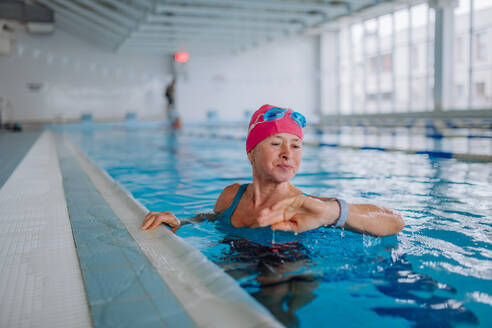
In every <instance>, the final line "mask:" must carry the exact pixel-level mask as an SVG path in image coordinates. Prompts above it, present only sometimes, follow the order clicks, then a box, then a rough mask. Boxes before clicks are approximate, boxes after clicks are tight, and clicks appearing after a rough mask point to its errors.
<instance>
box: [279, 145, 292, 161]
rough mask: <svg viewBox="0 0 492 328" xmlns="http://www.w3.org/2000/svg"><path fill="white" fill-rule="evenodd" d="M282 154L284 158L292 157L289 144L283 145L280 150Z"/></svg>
mask: <svg viewBox="0 0 492 328" xmlns="http://www.w3.org/2000/svg"><path fill="white" fill-rule="evenodd" d="M280 156H281V157H282V158H289V157H290V148H289V146H287V145H282V149H281V152H280Z"/></svg>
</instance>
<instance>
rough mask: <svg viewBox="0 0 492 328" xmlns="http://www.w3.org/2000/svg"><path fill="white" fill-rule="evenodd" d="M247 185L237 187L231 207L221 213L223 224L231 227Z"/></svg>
mask: <svg viewBox="0 0 492 328" xmlns="http://www.w3.org/2000/svg"><path fill="white" fill-rule="evenodd" d="M248 185H249V183H245V184H242V185H241V186H240V187H239V190H238V191H237V194H236V196H235V197H234V200H233V201H232V204H231V206H229V207H228V208H226V209H225V211H224V213H222V215H221V220H222V221H224V223H228V224H229V225H231V226H232V223H231V217H232V214H234V211H235V210H236V207H237V205H238V204H239V201H240V200H241V197H243V194H244V192H245V191H246V188H248ZM303 195H304V196H309V195H308V194H303Z"/></svg>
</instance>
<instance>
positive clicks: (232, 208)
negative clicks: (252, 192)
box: [221, 183, 249, 226]
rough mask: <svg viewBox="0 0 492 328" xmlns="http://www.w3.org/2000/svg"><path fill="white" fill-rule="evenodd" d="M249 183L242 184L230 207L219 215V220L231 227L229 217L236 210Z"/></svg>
mask: <svg viewBox="0 0 492 328" xmlns="http://www.w3.org/2000/svg"><path fill="white" fill-rule="evenodd" d="M248 185H249V183H245V184H242V185H241V186H240V187H239V190H238V191H237V194H236V197H234V200H233V201H232V204H231V206H229V207H228V208H226V209H225V211H224V213H222V215H221V220H222V221H223V222H224V223H226V224H228V225H231V226H232V223H231V217H232V214H233V213H234V211H235V210H236V207H237V204H239V201H240V200H241V197H243V194H244V192H245V191H246V188H247V187H248Z"/></svg>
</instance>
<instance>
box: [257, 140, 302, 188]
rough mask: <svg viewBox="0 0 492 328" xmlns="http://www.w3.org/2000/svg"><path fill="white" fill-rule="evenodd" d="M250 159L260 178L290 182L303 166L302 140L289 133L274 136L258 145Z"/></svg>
mask: <svg viewBox="0 0 492 328" xmlns="http://www.w3.org/2000/svg"><path fill="white" fill-rule="evenodd" d="M248 158H249V160H250V161H251V164H252V165H253V168H254V172H256V174H258V175H259V177H260V178H265V179H267V180H272V181H275V182H285V181H289V180H290V179H292V177H294V175H296V173H297V170H299V165H300V164H301V158H302V139H300V138H299V137H297V136H295V135H293V134H289V133H277V134H274V135H273V136H271V137H268V138H266V139H265V140H263V141H262V142H260V143H259V144H258V145H256V147H255V148H254V149H253V150H252V151H250V152H249V153H248Z"/></svg>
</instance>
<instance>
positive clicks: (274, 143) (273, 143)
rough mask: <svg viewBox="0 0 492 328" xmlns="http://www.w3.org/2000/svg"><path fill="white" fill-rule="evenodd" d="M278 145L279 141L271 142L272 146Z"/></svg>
mask: <svg viewBox="0 0 492 328" xmlns="http://www.w3.org/2000/svg"><path fill="white" fill-rule="evenodd" d="M278 145H280V144H279V143H276V142H272V146H278Z"/></svg>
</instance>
